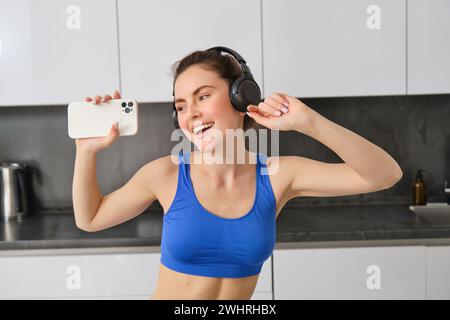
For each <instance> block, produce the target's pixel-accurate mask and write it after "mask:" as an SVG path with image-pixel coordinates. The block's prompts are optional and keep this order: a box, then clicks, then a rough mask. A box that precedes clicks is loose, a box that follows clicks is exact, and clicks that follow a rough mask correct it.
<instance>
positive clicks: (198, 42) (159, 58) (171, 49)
mask: <svg viewBox="0 0 450 320" xmlns="http://www.w3.org/2000/svg"><path fill="white" fill-rule="evenodd" d="M260 9H261V8H260V1H259V0H247V1H240V0H228V1H214V2H211V1H208V0H192V1H185V0H154V1H145V0H132V1H130V0H119V1H118V12H119V35H120V36H119V38H120V65H121V81H122V90H123V94H124V95H125V96H130V97H134V98H136V99H138V100H139V101H140V102H161V101H172V100H173V97H172V83H173V77H172V72H171V66H172V65H173V64H174V63H175V62H176V61H177V60H180V59H181V58H183V57H184V56H185V55H187V54H188V53H191V52H193V51H195V50H204V49H207V48H209V47H212V46H219V45H220V46H227V47H230V48H232V49H234V50H236V51H237V52H239V53H240V54H241V55H242V56H243V57H244V59H246V61H247V63H248V65H249V67H250V69H251V70H252V73H253V75H254V76H255V80H256V81H258V83H259V84H260V86H261V90H262V84H261V78H262V76H261V74H262V72H261V15H260V13H261V10H260Z"/></svg>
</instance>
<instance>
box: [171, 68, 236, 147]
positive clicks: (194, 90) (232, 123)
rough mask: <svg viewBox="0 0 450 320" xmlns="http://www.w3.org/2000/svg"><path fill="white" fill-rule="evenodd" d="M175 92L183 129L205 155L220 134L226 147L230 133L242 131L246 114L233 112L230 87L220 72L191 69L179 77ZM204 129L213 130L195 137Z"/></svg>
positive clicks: (179, 118) (206, 130)
mask: <svg viewBox="0 0 450 320" xmlns="http://www.w3.org/2000/svg"><path fill="white" fill-rule="evenodd" d="M174 91H175V108H176V110H177V113H178V123H179V125H180V128H181V129H182V130H183V132H184V134H185V135H186V136H187V137H188V138H189V139H190V140H191V141H192V142H193V143H194V144H195V145H196V146H197V148H198V149H199V150H200V151H201V152H209V151H211V150H212V149H213V148H214V146H215V145H216V143H217V137H219V136H217V135H216V134H217V133H220V134H221V137H222V139H223V140H222V142H223V143H224V142H225V133H226V131H225V130H226V129H240V128H242V125H243V119H244V115H245V113H243V112H239V111H237V110H236V109H234V108H233V106H232V104H231V101H230V97H229V85H228V83H227V81H225V80H224V79H221V78H220V77H219V75H218V74H217V73H216V72H214V71H211V70H207V69H204V68H202V67H200V66H199V65H193V66H190V67H189V68H188V69H186V70H185V71H184V72H183V73H181V74H180V75H179V76H178V78H177V80H176V82H175V88H174ZM200 125H208V126H209V125H212V126H211V127H210V128H209V129H206V128H205V130H200V131H199V132H197V130H195V132H196V133H194V128H196V127H197V129H198V126H200ZM211 129H213V130H211ZM223 146H225V144H223Z"/></svg>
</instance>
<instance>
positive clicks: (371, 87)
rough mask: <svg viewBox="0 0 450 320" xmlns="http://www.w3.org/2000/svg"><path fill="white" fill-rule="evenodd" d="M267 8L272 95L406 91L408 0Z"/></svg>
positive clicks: (290, 1)
mask: <svg viewBox="0 0 450 320" xmlns="http://www.w3.org/2000/svg"><path fill="white" fill-rule="evenodd" d="M424 3H425V4H424V5H428V2H424ZM262 13H263V15H262V16H263V18H262V19H263V31H262V33H263V69H264V91H265V93H266V95H270V94H271V93H273V92H287V93H288V94H291V95H294V96H296V97H329V96H362V95H364V96H371V95H394V94H406V70H405V65H406V60H405V56H406V54H405V47H406V39H405V38H406V36H405V29H406V27H405V15H406V8H405V0H375V1H372V0H343V1H334V0H317V1H309V0H262ZM442 14H444V13H442Z"/></svg>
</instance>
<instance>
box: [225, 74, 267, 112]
mask: <svg viewBox="0 0 450 320" xmlns="http://www.w3.org/2000/svg"><path fill="white" fill-rule="evenodd" d="M230 100H231V103H232V104H233V106H234V108H235V109H236V110H237V111H239V112H247V107H248V105H250V104H253V105H256V106H257V105H258V104H259V102H260V101H261V90H260V89H259V86H258V84H257V83H256V82H255V80H253V79H249V78H247V77H239V78H238V79H236V80H235V81H234V82H233V83H232V84H231V88H230Z"/></svg>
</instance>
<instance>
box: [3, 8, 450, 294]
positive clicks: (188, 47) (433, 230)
mask: <svg viewBox="0 0 450 320" xmlns="http://www.w3.org/2000/svg"><path fill="white" fill-rule="evenodd" d="M175 8H176V10H175ZM236 8H239V10H236ZM447 12H450V3H449V2H448V1H445V0H437V1H433V2H429V1H421V0H395V1H392V0H391V1H388V0H377V1H365V0H364V1H361V0H342V1H332V0H320V1H314V2H312V1H307V0H301V1H298V0H283V1H274V0H251V1H245V2H243V1H237V0H232V1H227V2H219V1H215V2H211V1H205V0H195V1H181V0H170V1H152V2H146V1H135V2H129V1H125V0H116V1H115V0H97V1H83V0H76V1H65V0H64V1H52V0H45V1H40V2H36V1H34V2H33V1H31V0H19V1H17V0H15V1H12V0H0V162H1V163H2V175H1V176H0V178H2V179H1V180H0V181H2V182H4V181H6V176H7V174H6V172H9V173H11V170H9V171H7V170H6V169H3V167H4V166H5V164H6V163H19V164H20V165H21V167H22V168H23V170H14V172H15V173H14V174H16V173H17V176H18V177H22V178H18V179H17V183H15V184H14V188H13V189H14V190H16V191H17V192H16V198H17V203H18V206H17V208H15V209H16V211H17V212H16V213H18V212H19V211H22V212H24V214H22V215H20V217H11V219H8V220H7V219H6V218H4V219H3V222H1V224H0V270H1V271H2V272H1V274H0V283H1V284H2V285H1V286H0V298H1V299H148V298H149V296H151V294H152V293H153V291H154V290H155V287H156V282H157V275H158V263H159V259H160V255H161V246H160V245H161V234H162V220H163V211H162V207H161V205H160V203H159V202H158V201H155V202H153V203H152V205H151V206H150V207H148V208H147V209H146V211H145V212H143V213H142V214H141V215H139V216H138V217H136V218H134V219H132V220H130V221H127V222H125V223H123V224H121V225H118V226H115V227H112V228H109V229H106V230H104V231H99V232H85V231H83V230H81V229H79V228H77V226H76V225H75V220H74V208H73V204H72V179H73V173H74V159H75V151H76V150H75V143H74V141H73V139H71V138H70V137H69V136H68V118H67V106H68V104H69V103H71V102H74V101H82V100H83V99H84V98H85V97H86V96H94V95H96V94H106V93H112V92H113V91H114V90H115V89H118V90H119V91H120V93H121V94H122V96H123V97H132V98H135V99H136V100H137V101H139V103H140V109H139V131H138V133H137V134H136V135H133V136H129V137H121V138H120V139H118V140H117V141H116V143H115V144H114V145H113V146H111V148H109V149H107V150H105V151H103V152H101V153H99V154H98V156H97V162H98V163H97V179H98V183H99V188H100V189H101V191H102V194H107V193H110V192H112V191H114V190H116V189H118V188H120V187H121V186H122V185H123V184H124V183H126V182H127V181H128V180H129V179H130V178H131V177H132V176H133V174H134V173H135V172H136V171H137V170H138V169H139V167H141V166H142V165H144V164H145V163H147V162H149V161H151V160H153V159H156V158H160V157H162V156H166V155H168V154H170V152H171V150H172V148H173V147H174V145H175V143H176V142H175V141H171V140H170V137H171V133H172V131H173V128H172V99H173V97H172V81H173V78H172V74H171V73H170V66H171V65H172V64H173V63H174V62H175V61H177V60H178V59H180V58H181V57H183V56H184V55H185V54H187V53H189V52H191V51H193V50H200V49H206V48H208V47H212V46H216V45H224V46H227V47H231V48H234V49H236V50H237V51H238V52H240V53H241V54H242V55H243V56H244V57H245V59H246V61H247V63H248V64H249V65H250V66H251V68H252V73H253V75H254V77H255V80H256V81H257V82H258V83H259V84H260V86H261V90H262V96H263V97H266V96H269V95H270V94H272V93H273V92H287V93H288V94H290V95H292V96H294V97H297V98H299V99H300V100H301V101H302V102H303V103H305V104H306V105H308V106H310V107H311V108H313V109H314V110H315V111H317V112H318V113H320V114H322V115H323V116H325V117H326V118H328V119H330V120H332V121H334V122H336V123H338V124H340V125H342V126H343V127H346V128H348V129H350V130H352V131H354V132H356V133H358V134H359V135H361V136H363V137H365V138H366V139H368V140H369V141H371V142H373V143H375V144H376V145H378V146H380V147H381V148H382V149H384V150H385V151H386V152H388V153H389V154H390V155H391V156H392V157H393V158H394V159H395V160H396V161H397V162H398V164H399V165H400V167H401V169H402V172H403V177H402V179H401V180H400V181H399V182H398V183H397V184H395V186H393V187H392V188H389V189H386V190H381V191H377V192H372V193H365V194H358V195H351V196H341V197H298V198H295V199H292V200H290V201H289V202H288V203H287V204H286V206H285V207H284V208H283V210H282V213H281V214H280V216H279V217H278V219H277V221H276V232H277V233H276V246H275V249H274V251H273V255H272V256H271V257H270V258H269V259H268V260H267V261H266V262H265V263H264V265H263V268H262V271H261V274H260V277H259V281H258V283H257V286H256V289H255V291H254V294H253V296H252V299H263V300H272V299H273V300H281V299H408V300H409V299H411V300H416V299H417V300H426V299H450V271H449V270H450V268H448V266H449V264H450V218H449V217H450V209H449V207H448V203H449V198H448V192H446V190H447V191H448V188H447V184H446V181H448V180H449V179H450V140H449V139H448V137H449V134H450V132H449V129H448V125H447V123H448V120H449V111H448V110H449V108H450V58H449V57H450V45H449V43H448V39H449V38H450V22H449V21H448V19H447V15H446V13H447ZM230 21H231V22H232V23H230ZM236 22H238V23H236ZM257 127H258V126H257ZM149 137H151V139H149ZM279 140H280V144H279V154H280V155H292V156H294V155H301V156H304V157H308V158H311V159H316V160H320V161H324V162H334V163H335V162H342V160H341V159H340V158H339V157H338V156H337V155H336V154H335V153H334V152H333V151H332V150H330V149H328V148H326V146H324V145H322V144H320V143H319V142H317V141H315V140H313V139H311V138H309V137H307V136H305V135H298V134H297V133H296V132H284V131H280V132H279ZM168 141H170V142H168ZM271 151H273V150H269V153H270V152H271ZM418 170H424V171H423V172H422V173H423V174H422V176H423V181H424V183H423V184H422V183H419V184H417V187H416V188H415V189H414V188H413V185H414V183H415V182H416V177H417V172H418ZM18 171H21V172H22V174H19V173H18ZM3 185H6V184H5V183H3ZM3 185H2V189H0V190H1V191H2V195H3V194H6V193H5V192H4V190H6V189H4V187H3ZM19 185H20V186H21V187H19ZM16 186H17V189H16ZM424 186H426V187H424ZM420 188H421V189H420ZM418 190H419V191H418ZM414 192H421V197H422V201H421V202H420V203H415V206H414V207H411V208H410V206H411V205H413V202H414V199H415V200H416V201H417V197H416V196H413V193H414ZM424 198H425V203H424V201H423V200H424ZM2 199H5V197H3V198H2ZM19 199H20V200H19ZM1 209H2V211H1V213H2V217H3V216H6V214H9V215H14V212H11V211H10V210H9V211H8V213H7V212H6V211H7V210H6V209H7V207H6V200H3V201H2V207H1ZM412 209H414V210H415V211H413V210H412ZM17 215H19V214H17ZM293 274H295V275H296V276H295V277H293V276H292V275H293ZM112 279H114V281H112Z"/></svg>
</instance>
